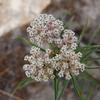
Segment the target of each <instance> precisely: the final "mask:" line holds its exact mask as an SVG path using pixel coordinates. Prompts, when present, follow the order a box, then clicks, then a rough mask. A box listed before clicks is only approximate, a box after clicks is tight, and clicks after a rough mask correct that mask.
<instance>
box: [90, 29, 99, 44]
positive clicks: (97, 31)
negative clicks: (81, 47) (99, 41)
mask: <svg viewBox="0 0 100 100" xmlns="http://www.w3.org/2000/svg"><path fill="white" fill-rule="evenodd" d="M99 33H100V28H97V29H96V31H95V32H94V33H93V35H92V37H91V39H90V41H89V43H88V45H90V44H91V43H92V40H93V39H94V38H95V36H96V35H97V34H99Z"/></svg>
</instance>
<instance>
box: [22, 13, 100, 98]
mask: <svg viewBox="0 0 100 100" xmlns="http://www.w3.org/2000/svg"><path fill="white" fill-rule="evenodd" d="M27 32H28V35H29V39H30V43H31V49H30V52H29V54H28V55H26V56H25V57H24V60H25V61H26V62H27V63H26V64H24V65H23V70H24V71H25V74H26V76H27V77H28V78H30V79H31V80H35V81H38V82H43V81H44V82H47V81H50V80H51V81H52V82H53V84H52V85H53V88H54V100H61V98H62V95H63V93H64V90H65V88H66V87H67V86H68V84H69V83H70V82H72V85H73V87H74V89H75V92H76V94H77V95H78V96H79V99H80V100H87V99H86V96H83V93H82V91H81V89H80V87H79V83H78V81H77V79H80V78H78V77H80V76H81V74H83V73H84V74H88V72H86V71H87V69H93V67H92V68H91V67H87V64H86V61H87V58H88V57H87V55H88V54H90V53H92V50H98V49H99V50H100V46H99V45H89V44H88V45H86V46H83V47H80V45H79V39H78V38H77V36H76V35H75V33H74V32H73V31H72V30H69V29H66V28H65V27H64V24H63V22H62V21H60V20H59V19H56V18H55V17H54V16H53V15H50V14H40V15H39V16H37V17H36V18H34V20H33V21H31V23H30V26H29V27H28V28H27ZM86 50H87V51H88V53H87V52H86ZM84 51H85V52H84Z"/></svg>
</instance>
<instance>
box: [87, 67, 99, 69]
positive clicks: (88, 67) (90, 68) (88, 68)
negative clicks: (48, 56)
mask: <svg viewBox="0 0 100 100" xmlns="http://www.w3.org/2000/svg"><path fill="white" fill-rule="evenodd" d="M86 69H100V67H86Z"/></svg>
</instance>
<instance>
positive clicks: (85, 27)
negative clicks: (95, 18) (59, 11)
mask: <svg viewBox="0 0 100 100" xmlns="http://www.w3.org/2000/svg"><path fill="white" fill-rule="evenodd" d="M87 25H88V23H87V24H86V25H84V27H83V30H82V32H81V34H80V37H79V40H78V46H79V45H80V42H81V40H82V39H83V37H84V35H85V31H86V30H87Z"/></svg>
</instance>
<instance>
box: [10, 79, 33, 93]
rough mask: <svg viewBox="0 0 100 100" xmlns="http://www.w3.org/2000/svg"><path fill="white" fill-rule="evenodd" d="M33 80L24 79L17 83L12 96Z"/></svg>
mask: <svg viewBox="0 0 100 100" xmlns="http://www.w3.org/2000/svg"><path fill="white" fill-rule="evenodd" d="M32 82H33V79H32V78H26V79H24V80H22V81H20V82H19V83H18V85H17V86H16V88H15V89H14V91H13V92H12V94H15V93H16V91H17V90H19V89H22V88H24V87H26V86H27V85H28V84H30V83H32Z"/></svg>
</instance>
